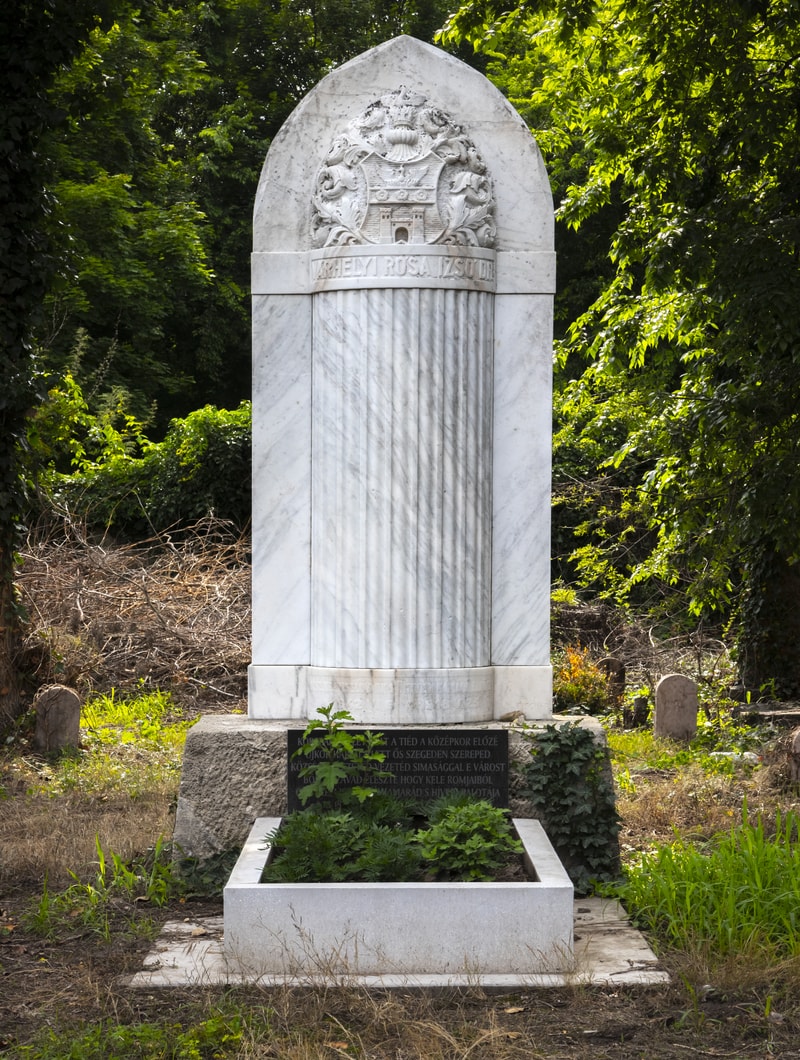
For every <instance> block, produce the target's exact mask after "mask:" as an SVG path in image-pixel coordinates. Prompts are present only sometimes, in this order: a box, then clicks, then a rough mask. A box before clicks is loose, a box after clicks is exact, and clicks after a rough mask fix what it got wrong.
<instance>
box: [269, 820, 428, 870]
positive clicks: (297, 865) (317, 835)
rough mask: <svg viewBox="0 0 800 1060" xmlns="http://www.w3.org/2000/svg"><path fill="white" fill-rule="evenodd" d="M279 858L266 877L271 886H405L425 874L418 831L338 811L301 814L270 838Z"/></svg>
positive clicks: (285, 822)
mask: <svg viewBox="0 0 800 1060" xmlns="http://www.w3.org/2000/svg"><path fill="white" fill-rule="evenodd" d="M267 840H268V842H269V843H270V844H271V845H272V846H273V847H274V848H275V857H274V858H273V859H272V861H271V862H270V864H269V865H268V866H267V868H266V870H265V872H264V876H263V878H264V881H265V882H271V883H286V882H293V883H295V882H303V881H317V882H324V883H341V882H344V881H346V880H366V881H381V880H385V881H389V880H396V881H404V880H413V879H418V878H419V877H420V875H421V857H420V854H419V850H418V848H416V846H415V844H414V832H413V830H411V829H409V828H407V827H404V825H403V822H402V821H398V822H397V823H396V824H395V825H394V826H392V825H388V824H380V823H376V822H375V821H373V820H370V819H369V818H368V817H366V816H359V815H357V814H355V813H347V812H341V811H335V810H327V811H324V810H323V811H320V810H318V809H313V808H312V809H307V810H299V811H297V812H296V813H292V814H289V816H288V817H287V818H286V819H285V821H284V822H283V825H282V827H281V828H279V829H277V830H276V831H275V832H273V833H271V834H270V835H269V836H268V837H267Z"/></svg>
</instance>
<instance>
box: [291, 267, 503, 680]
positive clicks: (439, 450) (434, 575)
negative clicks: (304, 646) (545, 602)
mask: <svg viewBox="0 0 800 1060" xmlns="http://www.w3.org/2000/svg"><path fill="white" fill-rule="evenodd" d="M492 308H493V296H492V295H491V294H488V293H484V292H476V291H467V290H440V289H432V288H431V289H417V288H399V289H386V290H381V289H369V290H344V291H333V292H324V293H318V294H316V295H315V296H314V364H313V425H312V431H313V441H312V445H313V459H312V467H313V482H312V549H311V552H312V664H314V665H317V666H331V667H376V668H426V669H427V668H440V667H460V666H485V665H488V662H489V644H490V606H489V604H490V586H489V584H488V579H489V576H490V574H489V572H490V555H491V553H490V550H491V466H492V465H491V407H492V375H491V372H492V341H493V329H492Z"/></svg>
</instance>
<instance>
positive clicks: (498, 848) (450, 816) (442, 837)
mask: <svg viewBox="0 0 800 1060" xmlns="http://www.w3.org/2000/svg"><path fill="white" fill-rule="evenodd" d="M416 840H417V842H418V843H419V844H420V847H421V850H422V856H423V858H425V859H426V860H427V861H428V862H430V863H431V868H432V869H433V871H434V872H435V873H436V875H437V876H439V877H442V878H445V879H456V880H490V879H492V878H493V877H494V875H495V874H496V872H497V870H498V869H499V868H500V867H501V866H502V865H503V864H504V863H505V862H506V861H507V860H508V858H509V857H510V856H511V855H513V854H521V853H522V849H523V848H522V844H521V843H520V841H519V840H518V839H517V838H516V837H515V835H514V833H513V830H512V827H511V822H510V821H509V819H508V814H507V812H506V811H505V810H503V809H500V808H499V807H497V806H492V804H491V803H490V802H487V801H486V800H483V799H480V800H474V799H471V798H469V797H467V798H466V799H464V800H461V801H460V802H455V803H454V802H453V801H452V800H450V801H448V802H445V803H444V804H441V805H434V807H433V808H432V810H431V813H430V816H429V824H428V827H427V828H424V829H420V830H419V831H417V833H416Z"/></svg>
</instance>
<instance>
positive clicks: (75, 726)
mask: <svg viewBox="0 0 800 1060" xmlns="http://www.w3.org/2000/svg"><path fill="white" fill-rule="evenodd" d="M33 706H34V709H35V711H36V734H35V736H34V740H33V742H34V747H35V748H36V750H37V751H60V750H62V749H63V748H65V747H77V746H78V745H79V744H80V739H81V729H80V720H81V701H80V697H79V696H78V693H77V692H76V691H75V689H74V688H67V687H66V685H50V686H49V687H48V688H44V689H42V690H41V692H39V694H38V695H37V696H36V699H35V700H34V703H33Z"/></svg>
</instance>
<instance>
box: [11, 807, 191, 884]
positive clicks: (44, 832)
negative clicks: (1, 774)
mask: <svg viewBox="0 0 800 1060" xmlns="http://www.w3.org/2000/svg"><path fill="white" fill-rule="evenodd" d="M0 808H1V809H2V813H0V888H3V889H4V890H6V891H8V892H10V891H12V890H15V889H17V888H20V887H25V888H27V887H30V886H31V885H35V886H37V887H41V885H42V882H43V880H44V879H45V877H46V878H47V879H48V881H49V883H50V886H51V887H61V886H65V885H66V884H68V883H69V872H70V870H72V871H73V872H75V873H76V874H77V875H78V876H80V877H84V876H86V875H87V874H88V873H89V872H90V870H91V867H92V865H93V863H94V862H95V860H96V847H95V837H97V838H98V839H99V841H100V845H101V846H102V847H103V849H104V850H113V851H114V852H115V853H117V854H119V855H120V856H121V857H123V858H126V859H128V858H131V857H133V855H135V854H140V853H142V852H143V851H145V850H147V849H148V848H149V847H151V846H152V845H153V844H154V843H155V841H156V839H157V838H158V836H159V835H163V836H170V835H171V834H172V812H171V809H170V798H169V797H167V795H166V794H159V793H152V794H149V795H145V796H143V797H141V798H138V799H135V800H134V799H131V798H130V797H126V796H124V795H118V796H115V797H113V798H111V799H91V800H89V799H87V798H86V797H85V796H81V795H75V794H69V795H62V796H60V797H58V798H51V797H50V796H48V795H36V796H28V797H17V798H7V799H5V800H4V801H3V802H2V804H0Z"/></svg>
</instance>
